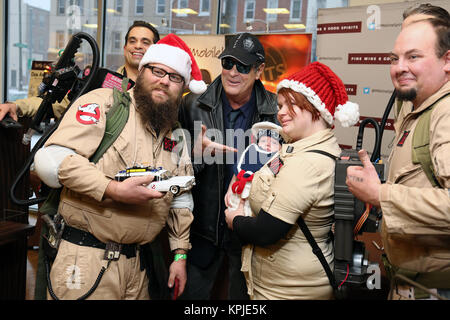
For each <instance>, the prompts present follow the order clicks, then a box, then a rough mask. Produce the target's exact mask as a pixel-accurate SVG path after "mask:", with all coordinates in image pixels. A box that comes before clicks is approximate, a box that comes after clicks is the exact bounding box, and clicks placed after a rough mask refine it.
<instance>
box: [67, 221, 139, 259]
mask: <svg viewBox="0 0 450 320" xmlns="http://www.w3.org/2000/svg"><path fill="white" fill-rule="evenodd" d="M61 238H62V239H64V240H66V241H68V242H70V243H73V244H76V245H79V246H83V247H92V248H98V249H103V250H105V260H117V259H118V258H119V256H120V255H121V254H123V255H125V256H126V257H127V259H130V258H134V257H136V252H137V250H139V249H140V246H139V245H138V244H120V243H114V242H109V243H104V242H101V241H100V240H98V239H97V238H96V237H95V236H94V235H93V234H91V233H89V232H87V231H83V230H80V229H76V228H73V227H71V226H68V225H66V226H65V227H64V231H63V233H62V236H61Z"/></svg>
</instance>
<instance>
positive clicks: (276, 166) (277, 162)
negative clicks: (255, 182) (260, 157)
mask: <svg viewBox="0 0 450 320" xmlns="http://www.w3.org/2000/svg"><path fill="white" fill-rule="evenodd" d="M267 165H268V167H269V169H270V171H272V173H273V174H274V176H276V175H277V174H278V172H280V169H281V167H282V166H283V160H281V159H280V156H278V157H276V158H275V159H273V160H272V161H270V162H269V163H268V164H267Z"/></svg>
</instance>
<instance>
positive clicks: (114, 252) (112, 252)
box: [103, 242, 122, 261]
mask: <svg viewBox="0 0 450 320" xmlns="http://www.w3.org/2000/svg"><path fill="white" fill-rule="evenodd" d="M121 249H122V245H121V244H119V243H115V242H108V243H107V244H106V248H105V255H104V257H103V260H108V261H117V260H119V258H120V250H121Z"/></svg>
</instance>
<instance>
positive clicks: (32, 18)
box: [3, 0, 348, 100]
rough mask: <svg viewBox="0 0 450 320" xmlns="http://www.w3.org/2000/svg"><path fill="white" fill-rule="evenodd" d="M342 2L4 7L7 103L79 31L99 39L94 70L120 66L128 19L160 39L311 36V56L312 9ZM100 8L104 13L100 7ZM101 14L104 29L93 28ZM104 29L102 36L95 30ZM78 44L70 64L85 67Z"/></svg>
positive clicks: (91, 1) (19, 3)
mask: <svg viewBox="0 0 450 320" xmlns="http://www.w3.org/2000/svg"><path fill="white" fill-rule="evenodd" d="M347 2H348V1H347V0H318V1H312V0H261V1H259V0H258V1H256V0H220V1H211V0H156V1H141V0H132V1H123V0H106V1H103V0H14V1H12V0H5V2H4V3H6V4H7V6H6V8H7V12H5V16H6V17H7V23H5V25H4V28H5V30H6V32H7V36H8V38H7V41H4V43H7V44H6V47H5V49H4V52H5V56H6V60H5V62H4V66H5V70H6V76H5V77H4V79H5V80H6V81H5V83H3V88H4V91H3V93H4V97H5V98H6V99H8V100H15V99H18V98H23V97H26V96H27V95H28V83H29V75H30V68H31V64H32V61H34V60H37V61H55V60H56V59H57V58H58V53H59V52H60V50H61V49H64V48H65V46H66V45H67V43H68V41H69V39H70V37H71V36H72V35H73V34H74V33H77V32H80V31H83V32H86V33H88V34H90V35H92V36H93V37H94V38H95V39H96V40H97V38H96V37H97V35H99V39H103V42H102V43H101V44H99V45H101V47H100V48H99V49H100V52H101V54H102V55H103V56H102V59H101V61H102V66H103V67H106V68H109V69H111V70H115V68H117V67H119V66H121V65H123V63H124V61H123V52H122V50H121V49H122V47H123V45H124V41H125V39H124V36H125V34H126V32H127V30H128V27H129V26H130V25H131V24H132V23H133V21H135V20H144V21H147V22H149V23H151V24H153V25H154V26H155V27H156V28H157V29H158V31H159V32H160V34H161V36H164V35H166V34H168V33H176V34H180V35H183V34H215V33H216V32H217V33H219V34H233V33H238V32H251V33H257V34H264V33H312V34H313V38H312V39H313V40H312V55H313V57H314V55H315V39H316V26H317V12H318V9H319V8H335V7H346V6H347ZM103 3H104V6H103V5H102V4H103ZM98 8H102V10H103V11H104V17H105V22H104V24H102V23H100V25H98V24H99V18H101V17H102V16H103V12H98ZM103 25H105V29H104V30H102V26H103ZM90 52H91V50H90V48H89V45H88V44H87V43H85V42H83V45H82V48H80V50H79V54H78V55H77V63H79V64H81V65H83V64H89V63H91V59H92V57H91V53H90Z"/></svg>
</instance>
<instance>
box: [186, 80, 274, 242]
mask: <svg viewBox="0 0 450 320" xmlns="http://www.w3.org/2000/svg"><path fill="white" fill-rule="evenodd" d="M222 90H223V86H222V81H221V77H220V76H219V77H217V78H216V79H215V80H214V82H212V83H211V84H210V85H209V86H208V89H207V90H206V91H205V92H204V93H203V94H201V95H195V94H193V93H190V94H188V95H186V96H185V97H184V99H183V102H182V105H181V107H180V114H179V121H180V123H181V126H182V127H183V128H184V129H187V130H189V133H190V136H191V137H192V138H194V121H202V123H203V124H204V125H205V126H206V127H207V128H208V129H212V128H215V129H218V130H220V131H221V132H222V137H225V129H224V121H223V111H222V99H221V95H222ZM255 90H256V106H257V112H255V113H254V116H253V119H252V124H253V123H256V122H260V121H270V122H277V118H276V114H277V100H276V95H275V94H273V93H271V92H269V91H266V90H265V89H264V86H263V84H262V83H261V81H259V80H257V81H256V82H255ZM196 134H198V128H197V131H196ZM193 160H194V159H193ZM193 163H194V161H193ZM224 169H225V166H224V164H216V163H214V164H210V165H206V164H204V163H201V164H195V163H194V173H195V181H196V185H195V186H194V188H193V189H192V195H193V198H194V212H193V214H194V221H193V223H192V225H191V234H195V235H197V236H200V237H202V238H204V239H207V240H209V241H211V242H212V243H213V244H214V245H215V246H217V245H219V228H221V227H225V228H226V227H227V226H226V224H225V225H224V226H221V224H220V215H221V213H222V212H223V211H224V208H222V204H223V201H222V199H223V198H224V196H225V192H226V190H224V185H223V184H224V181H223V180H224Z"/></svg>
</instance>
